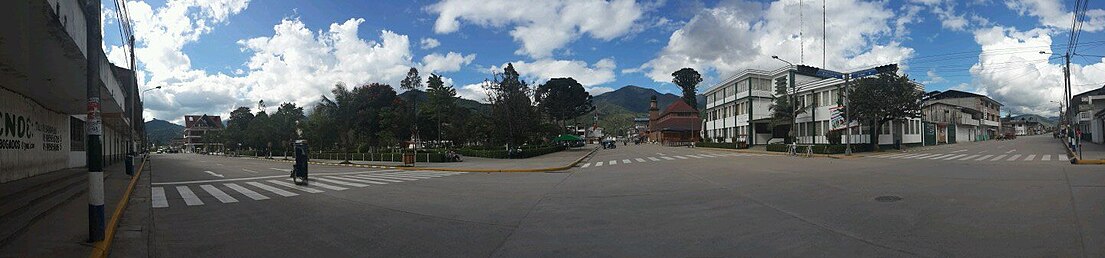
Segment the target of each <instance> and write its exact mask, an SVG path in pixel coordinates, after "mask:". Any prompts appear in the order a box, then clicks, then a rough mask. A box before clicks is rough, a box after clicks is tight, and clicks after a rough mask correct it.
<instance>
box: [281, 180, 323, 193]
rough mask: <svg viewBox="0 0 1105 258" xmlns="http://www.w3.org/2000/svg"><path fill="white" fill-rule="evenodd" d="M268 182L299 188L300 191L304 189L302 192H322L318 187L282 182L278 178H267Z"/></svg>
mask: <svg viewBox="0 0 1105 258" xmlns="http://www.w3.org/2000/svg"><path fill="white" fill-rule="evenodd" d="M269 183H273V184H277V185H280V186H284V187H287V188H292V189H296V190H300V191H304V192H308V193H321V192H322V190H319V189H314V188H310V187H306V186H302V185H295V184H293V183H288V182H284V181H280V180H269Z"/></svg>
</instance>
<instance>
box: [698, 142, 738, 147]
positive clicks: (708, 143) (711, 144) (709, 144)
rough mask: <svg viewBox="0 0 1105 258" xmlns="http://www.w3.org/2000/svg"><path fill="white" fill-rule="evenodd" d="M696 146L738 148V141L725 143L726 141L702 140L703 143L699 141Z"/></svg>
mask: <svg viewBox="0 0 1105 258" xmlns="http://www.w3.org/2000/svg"><path fill="white" fill-rule="evenodd" d="M696 146H697V147H703V148H720V149H736V148H737V144H736V143H731V142H730V143H725V142H702V143H698V144H697V145H696Z"/></svg>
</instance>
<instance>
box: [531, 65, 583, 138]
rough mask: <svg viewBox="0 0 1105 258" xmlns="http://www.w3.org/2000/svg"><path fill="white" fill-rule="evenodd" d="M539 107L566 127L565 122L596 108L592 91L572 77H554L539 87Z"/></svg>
mask: <svg viewBox="0 0 1105 258" xmlns="http://www.w3.org/2000/svg"><path fill="white" fill-rule="evenodd" d="M534 95H535V97H534V98H535V99H536V100H537V107H538V108H539V109H540V110H541V111H542V112H544V113H545V114H548V115H549V117H550V118H552V119H553V120H554V121H556V122H559V123H557V124H558V125H560V128H564V124H563V122H564V121H565V120H568V119H573V118H576V117H578V116H581V115H583V114H587V113H589V112H591V111H593V110H595V105H594V103H592V99H591V98H592V97H591V93H587V90H586V89H584V88H583V85H582V84H579V82H576V80H575V79H572V78H571V77H568V78H553V79H551V80H549V81H548V82H545V84H542V85H541V86H538V87H537V92H536V93H535V94H534Z"/></svg>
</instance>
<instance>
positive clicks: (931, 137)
mask: <svg viewBox="0 0 1105 258" xmlns="http://www.w3.org/2000/svg"><path fill="white" fill-rule="evenodd" d="M923 124H924V127H925V131H924V134H925V135H924V138H925V145H936V125H934V124H931V123H923Z"/></svg>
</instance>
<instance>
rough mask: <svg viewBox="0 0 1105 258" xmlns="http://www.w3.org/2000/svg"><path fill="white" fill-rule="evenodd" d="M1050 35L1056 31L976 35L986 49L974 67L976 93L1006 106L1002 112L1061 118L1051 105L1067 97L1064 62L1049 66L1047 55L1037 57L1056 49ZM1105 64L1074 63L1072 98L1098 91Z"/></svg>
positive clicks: (1002, 29) (1104, 76)
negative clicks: (1089, 91)
mask: <svg viewBox="0 0 1105 258" xmlns="http://www.w3.org/2000/svg"><path fill="white" fill-rule="evenodd" d="M1050 33H1054V32H1053V30H1050V29H1046V28H1037V29H1032V30H1028V31H1019V30H1017V29H1015V28H1007V27H1000V26H997V27H992V28H987V29H980V30H978V31H975V33H974V38H975V41H976V42H977V43H978V44H979V45H980V46H981V47H982V50H983V52H982V54H980V55H979V60H978V63H976V64H974V65H973V66H972V67H971V69H970V72H971V75H972V76H973V77H974V82H973V83H974V84H976V86H975V87H973V88H976V90H975V91H976V92H981V93H983V94H985V95H988V96H990V97H991V98H993V99H995V100H997V101H999V102H1001V103H1002V104H1004V105H1005V107H1003V109H1004V110H1007V111H1009V112H1012V113H1013V114H1026V113H1029V114H1046V115H1057V114H1058V107H1056V106H1055V104H1053V103H1051V101H1061V100H1062V99H1063V65H1062V64H1061V62H1062V59H1052V60H1054V62H1049V61H1047V60H1046V59H1047V56H1045V55H1041V54H1040V53H1039V51H1052V49H1050V46H1051V44H1053V41H1052V36H1053V35H1051V34H1050ZM1010 49H1016V50H1017V51H1010ZM1102 61H1103V60H1102V59H1097V60H1094V62H1095V63H1092V64H1089V65H1079V64H1072V65H1071V85H1072V86H1071V91H1072V92H1073V93H1074V94H1078V93H1081V92H1085V91H1087V90H1091V89H1094V88H1099V87H1101V86H1102V85H1101V84H1102V83H1105V63H1102ZM965 88H971V87H965Z"/></svg>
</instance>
